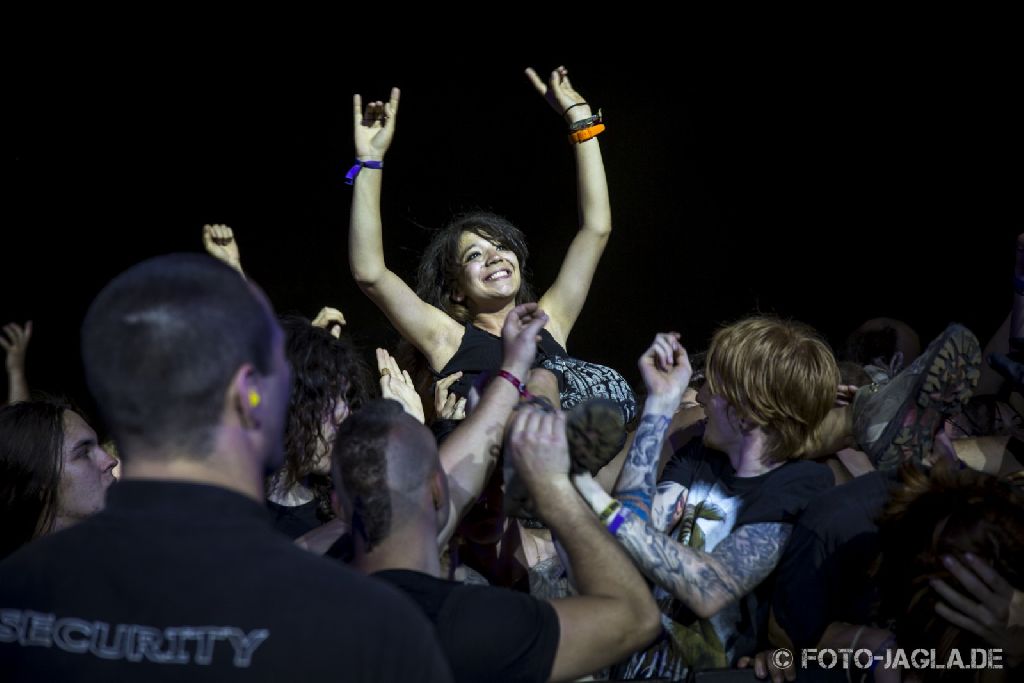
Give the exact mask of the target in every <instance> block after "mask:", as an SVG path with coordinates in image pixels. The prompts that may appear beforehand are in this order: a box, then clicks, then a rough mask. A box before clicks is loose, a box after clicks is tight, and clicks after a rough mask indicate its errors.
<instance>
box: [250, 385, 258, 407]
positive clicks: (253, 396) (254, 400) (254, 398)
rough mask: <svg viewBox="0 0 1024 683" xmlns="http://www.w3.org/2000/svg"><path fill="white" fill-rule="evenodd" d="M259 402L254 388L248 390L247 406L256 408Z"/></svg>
mask: <svg viewBox="0 0 1024 683" xmlns="http://www.w3.org/2000/svg"><path fill="white" fill-rule="evenodd" d="M259 404H260V395H259V394H258V393H256V391H255V390H253V389H250V390H249V407H250V408H256V407H257V406H259Z"/></svg>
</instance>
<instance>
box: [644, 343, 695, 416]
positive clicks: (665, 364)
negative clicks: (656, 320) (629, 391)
mask: <svg viewBox="0 0 1024 683" xmlns="http://www.w3.org/2000/svg"><path fill="white" fill-rule="evenodd" d="M637 365H638V366H639V368H640V374H641V375H642V376H643V378H644V384H645V385H646V386H647V395H648V396H650V397H664V398H666V399H670V400H672V401H674V405H678V404H679V401H680V399H682V396H683V392H684V391H686V387H687V386H688V385H689V384H690V377H691V375H693V369H692V368H691V367H690V357H689V356H688V355H687V354H686V349H684V348H683V345H682V344H680V343H679V333H678V332H661V333H659V334H658V335H657V336H656V337H655V338H654V342H653V343H652V344H651V346H650V347H649V348H648V349H647V350H646V351H644V355H642V356H640V361H639V362H638V363H637Z"/></svg>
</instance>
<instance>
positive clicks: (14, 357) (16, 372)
mask: <svg viewBox="0 0 1024 683" xmlns="http://www.w3.org/2000/svg"><path fill="white" fill-rule="evenodd" d="M30 339H32V321H31V320H29V321H28V322H27V323H25V324H24V326H22V325H19V324H18V323H7V324H6V325H4V327H3V330H2V331H0V347H2V348H3V350H4V353H5V354H7V359H6V368H7V402H8V403H18V402H20V401H27V400H28V399H29V391H28V378H27V376H26V375H25V353H26V352H27V351H28V342H29V340H30Z"/></svg>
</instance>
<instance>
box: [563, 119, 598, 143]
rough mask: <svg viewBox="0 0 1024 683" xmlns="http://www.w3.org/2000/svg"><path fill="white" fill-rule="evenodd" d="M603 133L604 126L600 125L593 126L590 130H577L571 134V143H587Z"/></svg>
mask: <svg viewBox="0 0 1024 683" xmlns="http://www.w3.org/2000/svg"><path fill="white" fill-rule="evenodd" d="M603 132H604V124H603V123H599V124H597V125H596V126H591V127H590V128H584V129H583V130H577V131H573V132H572V133H569V142H576V143H579V142H586V141H587V140H589V139H590V138H596V137H597V136H598V135H600V134H601V133H603Z"/></svg>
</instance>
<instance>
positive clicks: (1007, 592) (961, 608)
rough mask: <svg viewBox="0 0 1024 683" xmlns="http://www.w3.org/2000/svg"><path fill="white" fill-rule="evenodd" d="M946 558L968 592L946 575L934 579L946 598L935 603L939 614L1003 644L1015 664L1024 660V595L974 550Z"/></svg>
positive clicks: (994, 643) (1009, 658)
mask: <svg viewBox="0 0 1024 683" xmlns="http://www.w3.org/2000/svg"><path fill="white" fill-rule="evenodd" d="M943 560H944V564H945V565H946V568H947V569H949V571H950V573H951V574H952V575H953V576H955V577H956V579H957V580H958V581H959V582H960V585H962V586H963V587H964V590H965V591H966V594H964V593H961V592H960V591H957V590H954V589H953V588H952V587H951V586H950V585H949V584H948V583H946V582H945V581H943V580H942V579H933V580H932V582H931V583H932V587H933V588H934V589H935V591H936V592H937V593H938V594H939V595H941V596H942V598H943V600H945V602H938V603H936V604H935V612H936V614H938V615H939V616H940V617H942V618H943V619H945V620H946V621H948V622H950V623H952V624H954V625H956V626H959V627H960V628H962V629H964V630H965V631H970V632H971V633H973V634H975V635H976V636H979V637H980V638H982V639H983V640H984V641H985V642H986V643H988V644H989V645H991V646H992V647H995V648H1002V650H1003V652H1004V655H1005V657H1006V659H1007V661H1008V662H1009V663H1010V665H1011V666H1016V665H1018V664H1020V663H1021V662H1022V661H1024V595H1022V594H1021V592H1020V591H1018V590H1014V587H1013V586H1011V585H1010V584H1009V582H1007V581H1006V579H1004V578H1003V577H1002V576H1001V575H1000V574H999V573H998V572H997V571H996V570H995V569H993V568H992V567H991V566H989V565H988V564H986V563H985V562H983V561H982V560H981V559H979V558H977V557H975V556H974V555H972V554H970V553H967V554H966V555H965V556H964V561H963V562H958V561H957V560H956V559H955V558H953V557H945V558H943Z"/></svg>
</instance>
